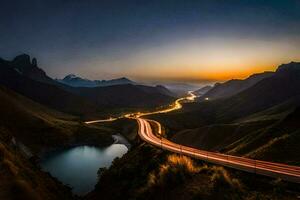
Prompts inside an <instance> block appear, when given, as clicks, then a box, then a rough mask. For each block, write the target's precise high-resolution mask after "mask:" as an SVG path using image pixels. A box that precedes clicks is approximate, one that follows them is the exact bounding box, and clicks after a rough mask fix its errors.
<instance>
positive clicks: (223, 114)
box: [157, 62, 300, 165]
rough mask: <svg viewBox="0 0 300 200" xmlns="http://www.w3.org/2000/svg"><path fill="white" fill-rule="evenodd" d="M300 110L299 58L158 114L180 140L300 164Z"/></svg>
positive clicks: (254, 156) (204, 147)
mask: <svg viewBox="0 0 300 200" xmlns="http://www.w3.org/2000/svg"><path fill="white" fill-rule="evenodd" d="M252 77H253V76H252ZM208 93H210V91H209V92H208ZM205 95H207V94H205ZM299 111H300V63H296V62H291V63H289V64H283V65H280V66H279V67H278V69H277V70H276V72H275V73H273V74H272V75H271V76H268V77H265V78H264V79H261V80H260V81H258V82H257V83H256V84H254V85H252V86H251V87H249V88H247V89H245V90H243V91H241V92H239V93H237V94H234V95H232V96H229V97H226V98H225V97H224V98H218V99H212V100H208V101H200V102H195V103H191V104H186V105H184V106H183V110H181V111H180V112H178V113H170V114H164V115H163V116H157V118H158V120H160V121H162V122H163V124H164V125H165V127H166V129H167V130H170V131H169V132H170V133H169V135H168V137H170V138H171V139H172V140H173V141H175V142H177V143H181V144H185V145H188V146H194V147H197V148H201V149H208V150H213V151H219V152H226V153H229V154H234V155H241V156H247V157H252V158H257V159H263V160H269V161H276V162H284V163H288V164H297V165H299V163H300V159H299V158H300V157H299V155H300V151H299V148H298V147H299V130H300V124H299V119H300V112H299Z"/></svg>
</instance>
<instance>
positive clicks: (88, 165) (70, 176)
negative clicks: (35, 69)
mask: <svg viewBox="0 0 300 200" xmlns="http://www.w3.org/2000/svg"><path fill="white" fill-rule="evenodd" d="M127 150H128V149H127V147H126V146H125V145H124V144H112V145H110V146H108V147H106V148H99V147H94V146H78V147H73V148H70V149H64V150H62V151H58V152H55V153H53V154H51V155H49V156H46V157H45V158H43V160H42V162H41V166H42V169H43V170H44V171H48V172H49V173H50V174H51V175H52V176H54V177H56V178H57V179H59V180H60V181H61V182H63V183H64V184H67V185H69V186H71V187H72V188H73V192H74V193H75V194H78V195H83V194H86V193H87V192H89V191H91V190H93V188H94V186H95V185H96V183H97V171H98V169H99V168H100V167H109V166H110V165H111V163H112V161H113V160H114V159H115V158H116V157H122V155H124V154H125V153H126V152H127Z"/></svg>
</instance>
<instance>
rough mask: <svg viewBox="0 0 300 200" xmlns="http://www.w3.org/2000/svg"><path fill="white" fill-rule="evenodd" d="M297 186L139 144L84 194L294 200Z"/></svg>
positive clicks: (110, 197)
mask: <svg viewBox="0 0 300 200" xmlns="http://www.w3.org/2000/svg"><path fill="white" fill-rule="evenodd" d="M299 191H300V188H299V186H297V185H294V184H287V183H285V182H282V181H280V180H274V179H270V178H266V177H261V176H254V175H251V174H248V173H245V172H238V171H234V170H230V169H224V168H222V167H216V166H213V165H206V164H204V163H202V162H200V161H193V160H191V159H189V158H186V157H181V156H178V155H176V154H171V153H168V152H166V151H162V150H160V149H158V148H155V147H152V146H150V145H146V144H140V145H137V146H136V147H135V148H133V149H131V150H130V151H129V153H127V154H126V155H124V156H123V157H122V158H120V159H116V160H115V161H114V162H113V165H112V167H110V168H109V169H108V170H104V172H102V174H101V175H100V181H99V182H98V184H97V185H96V187H95V190H94V191H93V192H91V193H90V194H89V195H87V197H86V198H87V199H89V200H93V199H99V198H102V199H109V200H114V199H182V200H192V199H211V200H213V199H214V200H215V199H296V198H297V194H299ZM294 192H296V193H294Z"/></svg>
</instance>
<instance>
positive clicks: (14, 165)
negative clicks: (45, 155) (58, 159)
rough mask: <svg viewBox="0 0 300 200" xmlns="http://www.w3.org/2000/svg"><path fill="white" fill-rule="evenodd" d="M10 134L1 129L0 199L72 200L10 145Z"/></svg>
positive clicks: (64, 189)
mask: <svg viewBox="0 0 300 200" xmlns="http://www.w3.org/2000/svg"><path fill="white" fill-rule="evenodd" d="M10 135H11V133H10V131H9V130H6V129H4V128H3V127H2V128H1V129H0V180H1V181H0V199H5V200H11V199H22V200H39V199H40V200H42V199H43V200H54V199H57V200H60V199H66V200H67V199H73V197H72V194H71V190H70V188H68V187H66V186H63V185H62V184H61V183H59V182H58V181H57V180H55V179H54V178H52V177H51V176H50V175H49V174H47V173H45V172H42V171H40V169H39V168H38V167H37V166H36V165H35V164H33V163H31V162H30V161H29V160H28V159H26V158H25V157H23V155H22V153H21V152H20V151H18V150H17V149H15V148H13V147H12V146H11V145H9V144H10Z"/></svg>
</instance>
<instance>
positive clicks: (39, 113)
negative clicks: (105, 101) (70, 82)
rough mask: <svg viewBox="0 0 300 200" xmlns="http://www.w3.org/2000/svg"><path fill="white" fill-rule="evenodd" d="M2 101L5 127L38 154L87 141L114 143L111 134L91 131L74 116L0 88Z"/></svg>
mask: <svg viewBox="0 0 300 200" xmlns="http://www.w3.org/2000/svg"><path fill="white" fill-rule="evenodd" d="M0 99H1V104H0V112H1V116H0V121H1V127H4V128H6V129H8V130H10V132H11V133H12V135H13V136H15V137H16V138H17V140H20V141H22V142H23V143H25V145H28V146H29V147H30V148H31V149H32V150H34V151H35V152H38V151H40V150H42V149H45V148H47V147H57V146H63V145H68V144H70V143H76V142H85V141H79V139H83V138H85V139H88V138H92V139H91V141H94V142H99V144H109V143H111V142H112V140H111V138H110V132H109V131H106V130H103V129H100V128H93V127H88V126H86V125H85V124H82V123H80V122H78V121H76V120H77V119H76V118H74V117H72V116H70V115H66V114H62V113H60V112H57V111H54V110H51V109H48V108H46V107H44V106H42V105H40V104H38V103H35V102H33V101H31V100H29V99H27V98H25V97H23V96H21V95H18V94H16V93H15V92H13V91H11V90H9V89H6V88H3V87H1V88H0ZM83 134H85V136H84V137H82V135H83ZM95 139H96V140H95Z"/></svg>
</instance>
